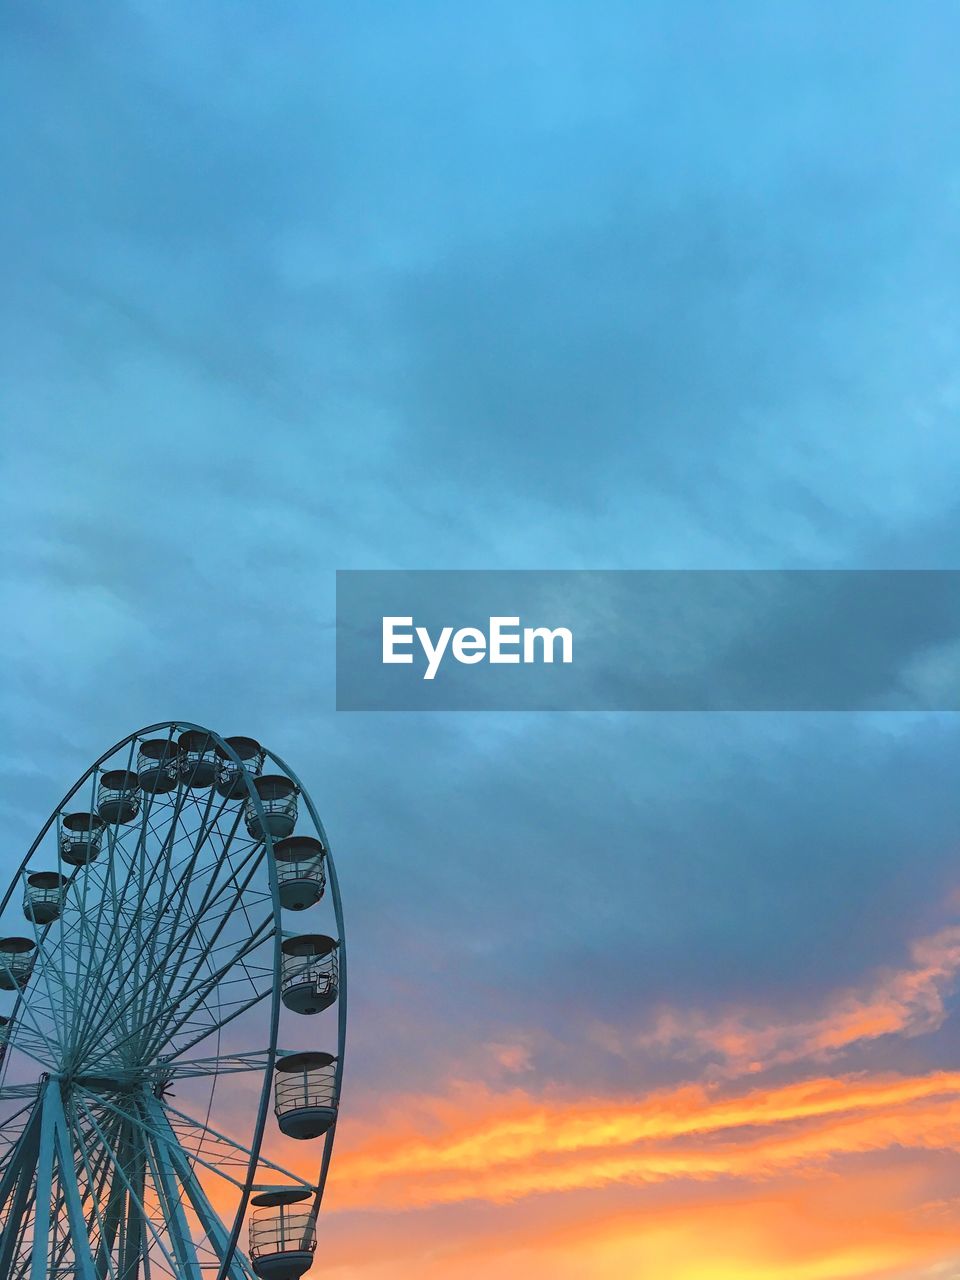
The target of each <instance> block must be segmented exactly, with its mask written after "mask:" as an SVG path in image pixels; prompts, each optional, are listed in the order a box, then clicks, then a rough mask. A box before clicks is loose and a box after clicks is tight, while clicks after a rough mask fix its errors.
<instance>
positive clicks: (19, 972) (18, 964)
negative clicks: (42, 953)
mask: <svg viewBox="0 0 960 1280" xmlns="http://www.w3.org/2000/svg"><path fill="white" fill-rule="evenodd" d="M36 951H37V944H36V943H35V942H33V941H32V940H31V939H30V938H0V990H3V991H18V990H20V989H21V988H23V987H25V986H26V985H27V983H28V982H29V981H30V975H31V973H33V963H34V961H35V960H36Z"/></svg>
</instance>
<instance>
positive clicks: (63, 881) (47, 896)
mask: <svg viewBox="0 0 960 1280" xmlns="http://www.w3.org/2000/svg"><path fill="white" fill-rule="evenodd" d="M66 889H67V877H66V876H62V875H60V873H59V872H57V871H34V872H33V874H32V875H29V876H27V887H26V890H25V891H24V895H23V914H24V915H25V916H26V917H27V919H28V920H32V921H33V923H34V924H38V925H48V924H53V922H54V920H59V919H60V912H61V911H62V910H63V898H64V894H65V893H66Z"/></svg>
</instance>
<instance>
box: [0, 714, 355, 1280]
mask: <svg viewBox="0 0 960 1280" xmlns="http://www.w3.org/2000/svg"><path fill="white" fill-rule="evenodd" d="M0 912H2V915H0V930H2V932H3V934H4V935H6V936H2V937H0V1280H68V1277H69V1278H70V1280H73V1278H74V1277H76V1280H159V1278H160V1277H166V1276H174V1277H176V1278H177V1280H252V1277H254V1276H257V1277H260V1278H261V1280H299V1277H301V1276H303V1275H304V1274H305V1273H306V1272H307V1271H308V1270H309V1269H310V1266H311V1265H312V1262H313V1256H314V1253H315V1250H316V1221H317V1214H318V1211H319V1208H320V1202H321V1199H322V1197H323V1191H324V1185H325V1183H326V1179H327V1172H328V1169H329V1165H330V1158H331V1154H332V1149H333V1141H334V1134H335V1131H336V1122H337V1114H338V1108H339V1102H340V1090H341V1080H342V1074H343V1054H344V1038H345V1031H346V956H345V950H344V933H343V911H342V906H341V901H340V893H339V888H338V884H337V876H336V870H335V868H334V864H333V858H332V856H331V853H330V847H329V844H328V842H327V838H326V835H325V833H324V830H323V825H322V823H321V822H320V819H319V817H318V815H317V812H316V809H315V808H314V806H313V803H312V802H311V800H310V797H309V796H308V795H307V793H306V791H305V790H304V788H303V786H302V784H301V783H300V782H299V780H298V779H297V777H296V776H295V775H294V774H293V773H292V772H291V770H290V769H289V768H288V767H287V766H286V765H285V764H284V762H283V761H282V760H281V759H280V758H279V757H278V756H276V755H274V753H273V752H271V751H268V750H266V749H264V748H263V747H261V745H260V744H259V743H258V742H255V741H254V740H253V739H252V738H241V737H230V738H222V737H220V735H219V734H217V733H214V732H213V731H212V730H209V729H205V728H201V727H200V726H198V725H193V724H186V723H182V722H176V721H174V722H168V723H165V724H159V725H151V726H149V727H148V728H146V729H141V730H139V731H138V732H136V733H133V734H130V735H129V737H127V738H125V739H124V740H123V741H122V742H119V743H117V745H116V746H114V747H112V748H111V749H110V750H109V751H107V752H106V753H105V754H104V755H103V756H101V757H100V759H99V760H97V761H96V762H95V763H94V764H93V765H91V766H90V768H89V769H87V771H86V772H85V773H84V774H83V776H82V777H81V778H80V780H79V781H78V782H77V783H76V784H75V785H74V786H73V787H72V788H71V789H70V791H69V792H68V793H67V795H66V797H65V798H64V800H63V802H62V803H61V804H60V805H59V807H58V808H57V809H56V810H55V811H54V812H53V813H52V814H51V816H50V818H49V819H48V820H47V822H46V823H45V824H44V826H43V828H42V830H41V831H40V834H39V835H38V836H37V838H36V840H35V841H34V842H33V844H32V845H31V846H30V849H29V850H28V852H27V854H26V856H25V858H24V859H23V862H22V864H21V867H20V870H19V872H18V873H17V875H16V876H15V878H14V880H13V882H12V883H11V885H10V887H9V888H8V889H7V891H6V894H5V895H4V897H3V899H2V901H0ZM301 912H309V916H308V917H307V918H308V919H309V921H310V924H309V929H310V931H304V930H301V929H299V928H297V927H295V926H297V925H299V924H301V923H302V922H303V919H304V917H302V916H299V915H298V914H297V913H301ZM325 917H326V919H327V920H328V921H329V923H327V924H326V925H324V918H325ZM15 918H16V924H14V920H15ZM323 929H325V931H315V930H323ZM4 993H8V994H4ZM4 1001H6V1004H4V1003H3V1002H4ZM280 1045H283V1046H285V1047H283V1048H281V1047H279V1046H280ZM271 1112H272V1113H273V1114H272V1115H271ZM271 1130H273V1131H272V1132H271ZM265 1137H267V1138H268V1141H266V1142H265ZM311 1148H314V1149H313V1150H311ZM266 1150H269V1151H270V1153H271V1156H272V1155H274V1154H276V1155H277V1159H272V1158H268V1156H267V1155H266ZM281 1161H285V1162H286V1163H290V1164H293V1165H294V1167H295V1168H296V1169H297V1170H298V1172H291V1171H290V1170H289V1169H287V1168H285V1167H284V1165H283V1163H281ZM245 1222H246V1223H247V1228H248V1230H247V1241H248V1244H249V1248H248V1250H247V1251H244V1249H243V1248H242V1247H241V1232H242V1229H243V1226H244V1223H245Z"/></svg>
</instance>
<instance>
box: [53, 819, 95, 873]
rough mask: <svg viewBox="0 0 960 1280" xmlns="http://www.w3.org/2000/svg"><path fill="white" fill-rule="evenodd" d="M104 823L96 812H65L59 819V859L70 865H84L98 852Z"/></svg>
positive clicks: (91, 860)
mask: <svg viewBox="0 0 960 1280" xmlns="http://www.w3.org/2000/svg"><path fill="white" fill-rule="evenodd" d="M105 825H106V824H105V823H104V821H103V819H102V818H101V817H100V815H99V814H97V813H65V814H64V815H63V817H62V818H61V819H60V859H61V861H63V862H65V863H66V864H67V865H68V866H70V867H85V866H86V865H87V863H88V862H93V860H94V858H95V857H96V856H97V854H98V853H99V852H100V841H101V840H102V839H103V829H104V826H105Z"/></svg>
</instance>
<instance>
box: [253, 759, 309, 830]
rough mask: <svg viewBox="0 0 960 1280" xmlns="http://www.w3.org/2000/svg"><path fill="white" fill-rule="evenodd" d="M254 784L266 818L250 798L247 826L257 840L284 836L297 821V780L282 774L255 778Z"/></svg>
mask: <svg viewBox="0 0 960 1280" xmlns="http://www.w3.org/2000/svg"><path fill="white" fill-rule="evenodd" d="M253 785H254V787H255V788H256V792H257V795H258V797H259V799H260V807H261V808H262V810H263V820H262V821H261V818H260V814H259V813H258V811H257V806H256V805H255V804H254V802H253V800H248V801H247V811H246V820H247V830H248V831H249V833H250V835H251V837H252V838H253V839H254V840H264V839H266V833H267V832H269V834H270V838H271V839H272V840H284V839H286V837H287V836H289V835H292V834H293V829H294V827H295V826H296V825H297V784H296V783H295V782H293V781H292V779H290V778H287V777H285V776H284V775H283V774H267V775H265V776H264V777H262V778H255V779H254V783H253Z"/></svg>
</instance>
